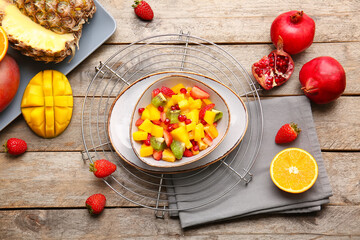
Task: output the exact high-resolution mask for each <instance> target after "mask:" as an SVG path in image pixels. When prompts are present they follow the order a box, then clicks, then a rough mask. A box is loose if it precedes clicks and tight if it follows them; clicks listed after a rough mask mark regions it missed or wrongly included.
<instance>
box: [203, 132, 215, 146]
mask: <svg viewBox="0 0 360 240" xmlns="http://www.w3.org/2000/svg"><path fill="white" fill-rule="evenodd" d="M203 141H204V143H206V144H207V145H209V146H211V145H212V144H213V139H212V138H211V137H210V136H209V135H208V134H205V137H204V139H203Z"/></svg>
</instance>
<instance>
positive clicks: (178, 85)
mask: <svg viewBox="0 0 360 240" xmlns="http://www.w3.org/2000/svg"><path fill="white" fill-rule="evenodd" d="M182 88H185V86H184V84H182V83H179V84H177V85H175V86H174V87H172V88H171V90H173V92H174V93H176V94H178V93H180V89H182Z"/></svg>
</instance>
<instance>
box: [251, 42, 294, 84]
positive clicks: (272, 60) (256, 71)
mask: <svg viewBox="0 0 360 240" xmlns="http://www.w3.org/2000/svg"><path fill="white" fill-rule="evenodd" d="M293 72H294V61H293V60H292V58H291V56H290V55H289V54H287V53H286V52H284V51H283V43H282V39H281V37H280V38H279V42H278V44H277V49H276V50H274V51H272V52H271V53H270V54H269V55H266V56H264V57H263V58H261V59H260V60H259V61H258V62H256V63H254V64H253V65H252V74H253V75H254V77H255V79H256V81H257V82H258V83H259V84H260V85H261V86H262V87H263V88H264V89H265V90H269V89H272V88H273V87H275V86H280V85H282V84H284V83H285V82H286V81H287V80H289V78H290V76H291V74H292V73H293Z"/></svg>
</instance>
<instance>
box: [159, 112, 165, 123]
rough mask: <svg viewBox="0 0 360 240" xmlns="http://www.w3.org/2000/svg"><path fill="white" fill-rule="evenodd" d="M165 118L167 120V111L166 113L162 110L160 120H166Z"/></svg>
mask: <svg viewBox="0 0 360 240" xmlns="http://www.w3.org/2000/svg"><path fill="white" fill-rule="evenodd" d="M165 120H166V113H165V112H161V113H160V121H162V122H165Z"/></svg>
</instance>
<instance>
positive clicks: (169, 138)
mask: <svg viewBox="0 0 360 240" xmlns="http://www.w3.org/2000/svg"><path fill="white" fill-rule="evenodd" d="M164 139H165V143H166V146H168V147H169V146H170V144H171V143H172V141H173V138H172V136H171V134H170V133H169V132H168V131H166V130H165V129H164Z"/></svg>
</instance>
